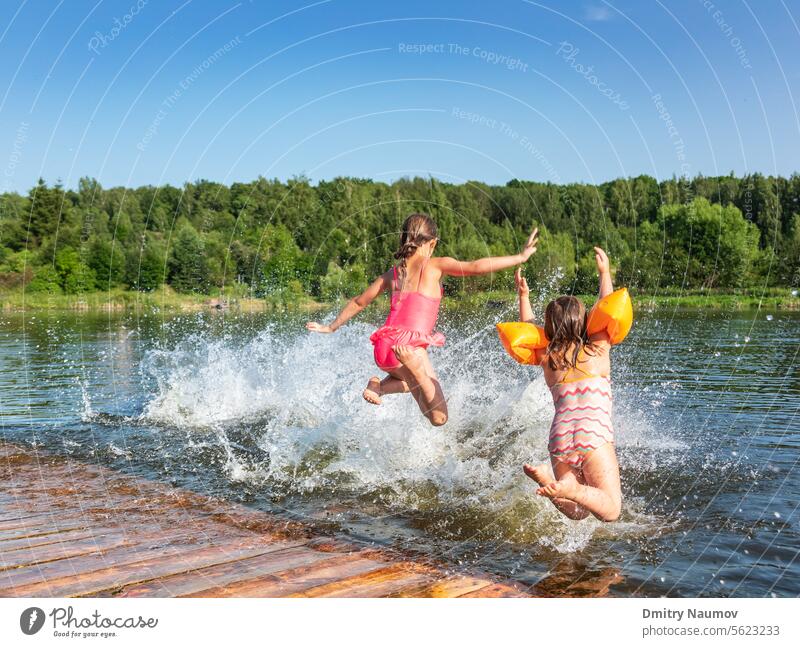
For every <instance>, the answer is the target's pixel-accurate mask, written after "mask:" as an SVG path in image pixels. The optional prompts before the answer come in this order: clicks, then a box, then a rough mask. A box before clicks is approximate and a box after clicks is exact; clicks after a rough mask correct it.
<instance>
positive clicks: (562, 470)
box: [522, 460, 589, 521]
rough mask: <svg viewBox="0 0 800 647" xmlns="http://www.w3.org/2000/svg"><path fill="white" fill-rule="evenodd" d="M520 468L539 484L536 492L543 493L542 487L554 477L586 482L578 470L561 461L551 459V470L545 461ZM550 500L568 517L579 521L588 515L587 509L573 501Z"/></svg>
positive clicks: (552, 480)
mask: <svg viewBox="0 0 800 647" xmlns="http://www.w3.org/2000/svg"><path fill="white" fill-rule="evenodd" d="M522 469H523V471H524V472H525V475H526V476H528V477H529V478H532V479H533V480H534V481H536V482H537V483H538V484H539V485H540V486H541V487H540V488H539V489H538V490H537V491H536V492H537V494H543V492H544V488H545V487H546V486H548V485H550V484H551V483H554V482H555V481H556V477H557V478H558V480H561V479H575V480H577V482H578V483H580V484H581V485H584V484H585V483H586V481H585V480H584V479H583V474H581V472H580V470H576V469H574V468H573V467H571V466H569V465H567V464H566V463H562V462H561V461H556V460H553V471H551V470H550V466H549V465H548V464H547V463H542V464H541V465H539V466H537V467H533V466H532V465H523V466H522ZM553 473H555V475H556V476H555V477H554V476H553ZM550 500H551V501H552V502H553V505H554V506H555V507H556V508H557V509H558V511H559V512H561V513H562V514H563V515H565V516H567V517H569V518H570V519H575V520H576V521H580V520H581V519H585V518H586V517H588V516H589V511H588V510H587V509H586V508H584V507H583V506H582V505H579V504H577V503H575V502H574V501H570V500H569V499H562V498H560V497H553V498H551V499H550Z"/></svg>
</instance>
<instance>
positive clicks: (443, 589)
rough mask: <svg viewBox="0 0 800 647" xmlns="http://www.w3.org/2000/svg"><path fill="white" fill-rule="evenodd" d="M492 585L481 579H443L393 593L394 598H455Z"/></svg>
mask: <svg viewBox="0 0 800 647" xmlns="http://www.w3.org/2000/svg"><path fill="white" fill-rule="evenodd" d="M492 584H494V582H492V581H491V580H487V579H486V578H481V577H469V576H456V577H445V578H444V579H440V580H436V581H435V582H433V583H430V584H423V585H422V586H412V587H409V588H407V589H402V590H400V591H398V592H397V593H394V594H393V595H391V596H390V597H394V598H457V597H459V596H462V595H466V594H467V593H472V592H473V591H477V590H478V589H482V588H485V587H487V586H491V585H492Z"/></svg>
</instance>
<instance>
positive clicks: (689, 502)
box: [0, 306, 800, 596]
mask: <svg viewBox="0 0 800 647" xmlns="http://www.w3.org/2000/svg"><path fill="white" fill-rule="evenodd" d="M512 317H513V315H511V311H510V310H508V309H502V308H501V309H496V310H492V309H485V310H480V311H477V312H473V313H470V314H460V315H456V314H454V313H449V314H448V313H447V312H445V313H444V314H443V317H442V319H441V322H440V329H441V330H442V331H443V332H444V333H445V334H446V335H447V336H448V342H447V344H446V346H445V347H444V348H443V349H437V350H436V351H435V352H434V353H433V361H434V364H435V365H436V367H437V370H438V371H439V373H440V377H441V379H442V383H443V387H444V390H445V394H446V395H447V397H448V400H449V407H450V412H451V418H450V421H449V422H448V424H447V425H446V426H445V427H442V428H431V427H430V426H429V425H428V424H427V422H425V421H424V420H423V419H422V417H421V416H420V414H419V412H418V411H417V409H416V405H415V404H414V403H413V401H412V400H411V398H410V397H409V396H389V397H386V398H385V399H384V405H383V406H381V407H373V406H370V405H368V404H366V403H365V402H364V401H363V400H362V399H361V390H362V389H363V386H364V384H365V383H366V380H367V378H368V377H369V376H370V375H372V374H373V373H374V368H373V365H372V360H371V347H370V344H369V341H368V337H369V334H370V332H371V331H372V329H373V325H374V324H376V323H378V320H379V319H380V313H379V312H375V313H373V314H372V316H371V317H370V316H366V317H364V318H363V320H362V321H360V322H357V323H353V324H350V325H349V326H347V327H345V328H344V329H342V330H340V331H339V332H338V333H336V334H335V335H316V336H311V335H308V334H307V333H305V331H304V330H303V329H302V321H301V320H300V319H299V318H296V317H291V316H288V317H284V316H276V315H240V314H234V313H211V314H201V315H194V314H193V315H184V316H166V317H165V316H162V315H158V314H148V315H146V316H145V315H138V316H137V315H116V314H114V315H108V314H105V315H86V314H80V315H78V314H71V313H52V314H26V315H22V314H3V315H0V412H1V413H2V416H1V417H0V423H1V424H2V433H3V435H4V437H5V438H6V439H7V440H14V441H18V442H24V443H28V444H33V445H35V446H37V447H41V448H43V449H48V450H50V451H54V452H57V453H59V454H64V455H70V456H73V457H76V458H78V459H80V460H86V461H91V462H96V463H100V464H104V465H108V466H111V467H113V468H115V469H119V470H125V471H128V472H131V473H135V474H140V475H144V476H146V477H148V478H152V479H157V480H160V481H167V482H170V483H174V484H176V485H181V486H184V487H188V488H191V489H193V490H196V491H199V492H205V493H210V494H214V495H217V496H222V497H226V498H228V499H230V500H235V501H238V502H243V503H245V504H247V505H250V506H253V507H257V508H262V509H265V510H269V511H272V512H276V513H279V514H282V515H285V516H287V517H290V518H296V519H302V520H305V521H308V522H311V523H314V524H318V525H319V526H320V527H322V528H324V529H326V530H336V531H341V532H346V533H348V534H350V535H351V536H354V537H359V538H362V539H367V540H370V541H375V542H379V543H388V544H392V545H395V546H404V547H408V548H411V549H413V550H417V551H422V552H424V553H426V554H430V555H435V556H437V557H440V558H445V559H448V560H450V561H452V562H455V563H462V564H465V565H471V566H473V567H477V568H479V569H482V570H486V571H492V572H495V573H498V574H501V575H507V576H511V577H514V578H517V579H520V580H523V581H527V582H531V583H533V582H536V581H539V580H540V579H541V578H542V577H545V576H546V577H547V578H548V579H547V580H546V582H547V583H550V586H551V590H552V592H553V593H559V592H563V591H572V592H578V593H579V592H581V590H582V589H581V587H583V589H584V590H591V589H593V588H594V589H601V588H603V587H610V592H611V594H612V595H650V596H653V595H671V596H677V595H703V596H726V595H737V596H770V595H776V596H796V595H798V593H800V590H798V584H797V583H798V581H800V560H798V548H799V547H800V541H799V540H800V525H799V524H798V514H797V507H798V505H800V466H798V460H799V459H800V420H798V417H797V413H798V409H799V408H800V371H798V360H799V359H800V358H798V356H797V353H798V349H800V317H798V315H796V314H787V313H778V312H775V313H767V312H735V313H730V312H721V313H720V312H711V311H672V310H659V311H652V312H647V311H646V307H644V306H643V307H642V308H640V309H639V311H638V312H637V321H636V325H635V327H634V330H633V332H632V333H631V335H630V337H629V338H628V340H627V341H626V342H625V343H624V344H623V345H621V346H619V347H618V348H616V349H615V350H614V359H613V386H614V397H615V405H614V406H615V426H616V431H617V439H618V453H619V456H620V462H621V468H622V478H623V494H624V497H625V503H624V510H623V516H622V519H621V520H620V521H619V522H618V523H615V524H605V525H604V524H601V523H599V522H595V521H582V522H574V521H569V520H567V519H564V518H563V517H561V516H560V515H559V514H558V513H557V512H556V511H555V510H554V509H553V508H552V506H551V505H550V504H549V502H547V501H546V500H543V499H540V498H538V497H536V496H534V494H533V491H534V484H533V483H532V482H531V481H530V480H528V479H527V478H526V477H525V476H524V475H523V474H522V472H521V469H520V466H521V464H522V463H523V462H533V461H544V460H546V459H547V430H548V427H549V424H550V419H551V416H552V402H551V400H550V397H549V394H548V392H547V389H546V387H545V384H544V381H543V379H542V377H541V373H540V371H539V370H538V369H531V368H526V367H520V366H517V365H516V364H514V363H513V362H512V361H511V360H510V359H509V358H508V357H507V356H505V355H504V354H503V352H502V349H501V347H500V345H499V343H498V342H497V340H496V337H495V333H494V329H493V325H492V324H493V323H494V322H496V321H499V320H502V319H503V318H512Z"/></svg>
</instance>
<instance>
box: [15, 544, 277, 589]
mask: <svg viewBox="0 0 800 647" xmlns="http://www.w3.org/2000/svg"><path fill="white" fill-rule="evenodd" d="M280 548H281V547H280V546H278V545H276V544H270V543H267V542H264V543H262V544H260V545H253V541H252V540H250V539H246V540H239V541H236V542H229V543H226V544H220V545H217V546H204V547H202V548H194V549H193V550H187V551H183V552H181V553H180V554H170V555H166V556H162V557H158V558H152V559H140V560H139V561H137V562H132V563H129V564H126V565H124V566H112V567H109V568H105V569H100V570H96V571H93V572H91V573H88V574H87V573H80V574H76V575H73V576H67V577H62V578H58V579H48V580H47V581H44V582H36V583H33V584H29V585H28V586H23V587H16V588H15V589H14V596H15V597H77V596H86V595H93V594H96V593H99V592H102V591H108V590H109V589H116V588H120V587H123V586H126V585H128V584H133V583H136V582H145V581H147V580H150V579H154V578H158V577H163V576H168V575H173V574H176V573H181V572H185V571H190V570H194V569H197V568H201V567H204V566H212V565H214V564H221V563H224V562H231V561H236V560H240V559H245V558H249V557H255V556H257V555H262V554H264V553H268V552H272V551H275V550H280Z"/></svg>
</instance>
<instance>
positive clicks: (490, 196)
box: [0, 173, 800, 300]
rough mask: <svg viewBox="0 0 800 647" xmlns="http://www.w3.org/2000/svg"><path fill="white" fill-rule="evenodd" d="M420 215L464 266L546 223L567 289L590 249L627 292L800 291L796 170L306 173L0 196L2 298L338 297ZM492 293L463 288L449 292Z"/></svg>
mask: <svg viewBox="0 0 800 647" xmlns="http://www.w3.org/2000/svg"><path fill="white" fill-rule="evenodd" d="M414 211H424V212H426V213H429V214H431V215H432V216H433V217H434V219H435V220H436V222H437V223H438V225H439V235H440V246H439V248H438V253H441V254H444V255H449V256H455V257H457V258H462V259H472V258H478V257H481V256H487V255H501V254H508V253H515V252H516V251H518V249H519V248H520V245H521V243H522V241H524V240H525V238H526V236H527V233H528V232H529V230H530V229H531V227H532V226H534V225H536V226H538V227H539V229H540V232H541V233H540V241H541V242H540V247H539V252H538V253H537V254H536V255H535V256H534V257H533V258H532V259H531V261H530V262H529V269H528V272H529V276H535V277H540V276H548V277H550V280H552V281H553V282H554V283H555V285H554V287H557V288H558V289H561V290H565V291H574V292H579V293H580V292H584V293H589V292H593V291H594V289H595V277H594V261H593V255H592V246H593V245H602V246H603V247H605V249H606V250H607V251H608V253H609V255H610V257H611V259H612V264H613V265H614V268H615V273H616V276H615V278H616V281H617V283H619V284H626V285H628V286H630V287H632V288H635V289H639V290H640V291H643V292H656V291H662V290H664V289H667V288H683V289H706V288H722V289H731V288H740V287H750V286H796V285H797V284H798V283H800V175H798V174H793V175H792V176H791V177H789V178H784V177H774V176H764V175H761V174H757V173H756V174H752V175H747V176H744V177H734V176H733V174H731V175H729V176H721V177H703V176H698V177H695V178H691V179H689V178H674V177H673V178H671V179H668V180H664V181H661V182H659V181H657V180H656V179H654V178H652V177H649V176H647V175H640V176H638V177H634V178H626V179H617V180H613V181H611V182H606V183H603V184H599V185H590V184H581V183H573V184H565V185H557V184H552V183H541V182H529V181H524V180H512V181H510V182H508V183H507V184H506V185H504V186H490V185H487V184H483V183H481V182H467V183H464V184H448V183H443V182H440V181H438V180H436V179H433V178H427V179H426V178H419V177H416V178H404V179H400V180H397V181H395V182H393V183H391V184H387V183H383V182H375V181H373V180H369V179H358V178H347V177H342V178H336V179H333V180H330V181H320V182H319V183H317V184H316V185H314V184H312V183H311V182H309V181H308V179H306V178H304V177H298V178H293V179H291V180H288V181H286V182H281V181H278V180H267V179H265V178H258V179H257V180H255V181H253V182H248V183H234V184H232V185H230V186H226V185H223V184H219V183H216V182H210V181H206V180H201V181H198V182H192V183H187V184H185V185H184V186H183V187H181V188H177V187H173V186H169V185H167V186H159V187H155V186H143V187H139V188H124V187H114V188H108V189H105V188H103V187H102V186H101V185H100V184H99V183H98V182H97V181H96V180H93V179H90V178H82V179H81V180H80V181H79V183H78V187H77V190H72V189H65V188H64V187H63V186H62V185H61V184H60V183H56V184H54V185H52V186H51V185H48V184H47V183H46V182H45V181H44V180H39V182H38V184H37V185H36V186H35V187H33V188H31V189H30V191H28V193H27V194H26V195H20V194H18V193H4V194H2V195H0V289H4V290H14V289H22V288H24V289H25V290H28V291H31V292H50V293H67V294H80V293H83V292H90V291H95V290H108V289H115V288H126V289H131V290H142V291H150V290H155V289H157V288H159V287H160V286H162V285H163V284H167V285H169V286H171V287H172V288H174V289H175V290H176V291H178V292H196V293H216V292H218V291H219V290H220V289H221V288H230V289H231V291H232V292H234V293H238V294H241V295H245V294H249V295H252V296H257V297H266V296H274V297H278V298H281V299H286V300H291V299H295V298H299V297H301V296H303V295H312V296H314V297H316V298H320V299H325V300H327V299H333V298H335V297H337V296H339V295H343V294H345V295H346V294H352V293H354V292H357V291H358V290H360V289H362V288H363V286H364V285H365V284H366V283H367V281H368V280H370V279H372V278H373V277H375V276H377V275H379V274H381V273H382V272H384V271H386V269H388V268H389V267H390V266H391V264H392V263H393V262H394V261H393V257H392V255H393V253H394V252H395V250H396V248H397V245H398V239H399V230H400V225H401V223H402V221H403V219H404V218H405V217H406V216H407V215H408V214H409V213H412V212H414ZM490 284H491V277H475V278H471V279H463V280H462V279H458V280H455V279H450V283H448V284H447V285H446V289H447V290H448V291H450V292H458V291H464V290H474V289H481V288H484V287H487V286H489V285H490Z"/></svg>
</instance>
